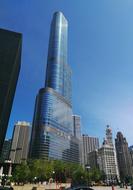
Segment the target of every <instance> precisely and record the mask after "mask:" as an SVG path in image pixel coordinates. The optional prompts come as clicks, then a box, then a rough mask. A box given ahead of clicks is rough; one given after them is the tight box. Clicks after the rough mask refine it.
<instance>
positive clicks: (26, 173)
mask: <svg viewBox="0 0 133 190" xmlns="http://www.w3.org/2000/svg"><path fill="white" fill-rule="evenodd" d="M50 178H52V179H53V181H58V182H66V180H67V179H72V181H73V183H76V181H78V183H82V184H86V183H89V182H90V181H96V182H97V181H99V180H100V179H101V173H100V171H99V170H98V169H97V168H93V169H91V170H90V171H86V169H84V168H83V167H82V166H81V165H79V164H74V163H68V162H63V161H60V160H51V161H49V160H42V159H40V160H28V162H27V163H24V162H23V163H21V164H20V165H18V166H16V168H15V170H14V172H13V180H14V181H15V182H18V183H25V182H35V183H37V182H39V181H40V182H43V181H49V179H50Z"/></svg>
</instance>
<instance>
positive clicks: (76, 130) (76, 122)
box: [72, 115, 81, 140]
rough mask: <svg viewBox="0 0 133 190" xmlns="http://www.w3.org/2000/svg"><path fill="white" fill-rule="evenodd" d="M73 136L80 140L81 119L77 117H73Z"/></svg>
mask: <svg viewBox="0 0 133 190" xmlns="http://www.w3.org/2000/svg"><path fill="white" fill-rule="evenodd" d="M72 117H73V134H74V136H75V137H76V138H77V139H79V140H81V118H80V116H79V115H73V116H72Z"/></svg>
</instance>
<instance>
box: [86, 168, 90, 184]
mask: <svg viewBox="0 0 133 190" xmlns="http://www.w3.org/2000/svg"><path fill="white" fill-rule="evenodd" d="M85 168H86V171H87V172H88V174H89V179H88V180H87V181H89V182H88V184H87V185H90V169H91V167H90V166H89V165H86V166H85Z"/></svg>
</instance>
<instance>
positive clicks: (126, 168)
mask: <svg viewBox="0 0 133 190" xmlns="http://www.w3.org/2000/svg"><path fill="white" fill-rule="evenodd" d="M115 146H116V153H117V159H118V166H119V172H120V178H121V180H126V178H129V177H133V169H132V161H131V156H130V153H129V150H128V143H127V141H126V138H125V137H123V134H122V133H121V132H118V133H117V138H116V139H115Z"/></svg>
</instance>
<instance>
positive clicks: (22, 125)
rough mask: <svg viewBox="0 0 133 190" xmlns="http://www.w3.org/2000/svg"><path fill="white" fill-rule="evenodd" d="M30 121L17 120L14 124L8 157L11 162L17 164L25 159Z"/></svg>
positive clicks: (27, 149) (27, 150)
mask: <svg viewBox="0 0 133 190" xmlns="http://www.w3.org/2000/svg"><path fill="white" fill-rule="evenodd" d="M30 132H31V130H30V123H28V122H25V121H18V122H17V123H16V124H15V126H14V131H13V136H12V144H11V151H10V156H9V159H10V160H11V162H12V163H15V164H19V163H21V162H22V161H24V160H26V159H27V157H28V152H29V142H30Z"/></svg>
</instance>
